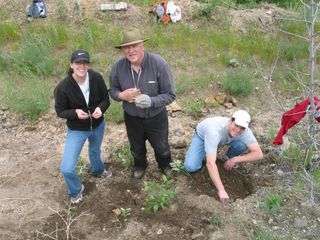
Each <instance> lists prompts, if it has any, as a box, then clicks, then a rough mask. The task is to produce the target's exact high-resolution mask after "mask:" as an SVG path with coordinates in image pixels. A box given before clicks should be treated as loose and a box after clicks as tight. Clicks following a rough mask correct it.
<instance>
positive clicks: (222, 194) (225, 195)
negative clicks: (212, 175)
mask: <svg viewBox="0 0 320 240" xmlns="http://www.w3.org/2000/svg"><path fill="white" fill-rule="evenodd" d="M218 195H219V199H220V202H222V203H224V202H226V201H228V200H229V195H228V193H227V192H226V191H224V190H223V191H219V192H218Z"/></svg>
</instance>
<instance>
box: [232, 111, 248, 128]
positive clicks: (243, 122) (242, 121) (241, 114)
mask: <svg viewBox="0 0 320 240" xmlns="http://www.w3.org/2000/svg"><path fill="white" fill-rule="evenodd" d="M232 118H234V121H235V123H236V124H237V125H239V126H241V127H244V128H248V127H249V123H250V121H251V117H250V115H249V113H247V112H246V111H244V110H238V111H236V112H235V113H234V114H233V115H232Z"/></svg>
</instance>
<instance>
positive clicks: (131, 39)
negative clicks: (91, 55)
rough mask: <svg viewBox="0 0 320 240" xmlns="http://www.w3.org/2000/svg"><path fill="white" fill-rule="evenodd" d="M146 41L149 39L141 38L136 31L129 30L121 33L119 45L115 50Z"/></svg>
mask: <svg viewBox="0 0 320 240" xmlns="http://www.w3.org/2000/svg"><path fill="white" fill-rule="evenodd" d="M147 40H149V39H148V38H145V39H144V38H142V36H141V34H140V32H139V31H138V29H131V30H129V31H127V32H124V33H123V36H122V41H121V43H120V44H119V45H117V46H115V48H122V47H125V46H130V45H132V44H136V43H141V42H145V41H147Z"/></svg>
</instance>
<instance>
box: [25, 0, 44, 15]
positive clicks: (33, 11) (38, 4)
mask: <svg viewBox="0 0 320 240" xmlns="http://www.w3.org/2000/svg"><path fill="white" fill-rule="evenodd" d="M28 17H33V18H39V17H40V18H45V17H47V10H46V6H45V4H44V0H33V1H32V4H31V5H30V7H29V10H28Z"/></svg>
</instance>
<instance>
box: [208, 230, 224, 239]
mask: <svg viewBox="0 0 320 240" xmlns="http://www.w3.org/2000/svg"><path fill="white" fill-rule="evenodd" d="M223 239H225V238H224V236H223V235H222V233H221V232H220V231H215V232H214V233H212V234H211V235H210V238H209V240H223Z"/></svg>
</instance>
